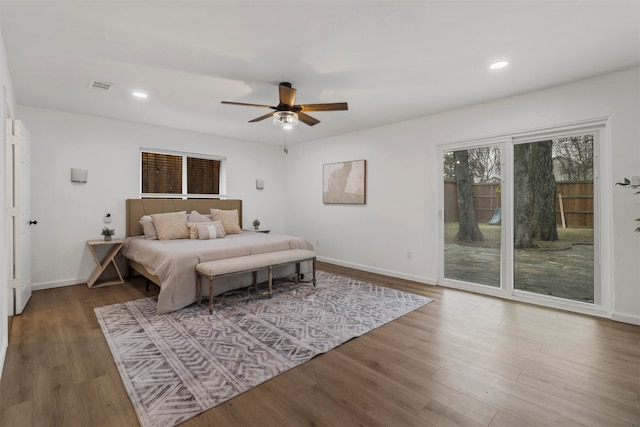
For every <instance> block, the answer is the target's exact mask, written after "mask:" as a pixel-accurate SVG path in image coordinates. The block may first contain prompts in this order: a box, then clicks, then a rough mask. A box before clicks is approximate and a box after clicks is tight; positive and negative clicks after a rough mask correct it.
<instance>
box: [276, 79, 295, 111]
mask: <svg viewBox="0 0 640 427" xmlns="http://www.w3.org/2000/svg"><path fill="white" fill-rule="evenodd" d="M278 87H279V90H280V104H281V105H287V106H289V107H292V106H293V103H294V102H295V101H296V90H295V89H294V88H292V87H291V83H280V86H278Z"/></svg>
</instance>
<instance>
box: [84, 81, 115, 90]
mask: <svg viewBox="0 0 640 427" xmlns="http://www.w3.org/2000/svg"><path fill="white" fill-rule="evenodd" d="M112 86H113V83H109V82H101V81H99V80H91V83H89V88H91V89H98V90H109V89H111V87H112Z"/></svg>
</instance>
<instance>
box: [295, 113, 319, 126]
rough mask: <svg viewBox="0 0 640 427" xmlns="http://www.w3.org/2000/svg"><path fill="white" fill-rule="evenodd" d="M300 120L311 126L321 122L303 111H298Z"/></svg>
mask: <svg viewBox="0 0 640 427" xmlns="http://www.w3.org/2000/svg"><path fill="white" fill-rule="evenodd" d="M298 120H300V121H301V122H302V123H304V124H306V125H309V126H313V125H317V124H318V123H320V120H318V119H314V118H313V117H311V116H310V115H308V114H305V113H302V112H298Z"/></svg>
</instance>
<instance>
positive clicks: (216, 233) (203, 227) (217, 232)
mask: <svg viewBox="0 0 640 427" xmlns="http://www.w3.org/2000/svg"><path fill="white" fill-rule="evenodd" d="M197 229H198V239H200V240H208V239H220V238H222V237H224V236H225V232H224V227H223V226H222V223H221V222H220V221H215V222H213V223H198V224H197Z"/></svg>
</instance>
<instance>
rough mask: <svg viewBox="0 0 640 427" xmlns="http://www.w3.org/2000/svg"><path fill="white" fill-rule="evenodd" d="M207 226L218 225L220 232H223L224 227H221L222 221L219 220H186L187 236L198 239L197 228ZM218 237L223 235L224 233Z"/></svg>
mask: <svg viewBox="0 0 640 427" xmlns="http://www.w3.org/2000/svg"><path fill="white" fill-rule="evenodd" d="M203 225H204V226H209V225H219V226H220V229H221V230H222V233H224V228H223V227H222V223H221V222H220V221H211V220H209V221H207V222H188V223H187V227H189V238H190V239H199V238H200V236H199V230H200V226H203ZM218 237H224V234H222V235H221V236H218ZM214 238H215V237H214Z"/></svg>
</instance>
